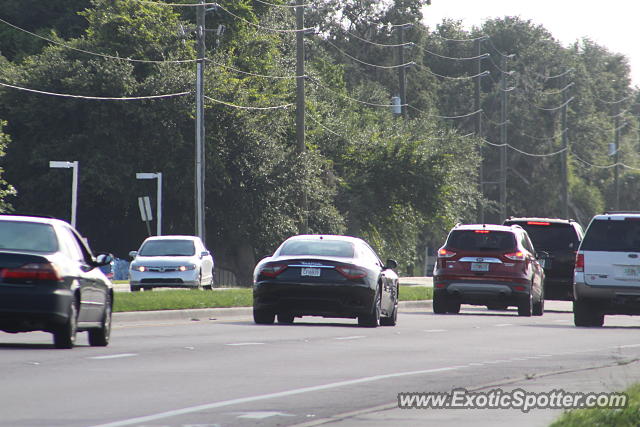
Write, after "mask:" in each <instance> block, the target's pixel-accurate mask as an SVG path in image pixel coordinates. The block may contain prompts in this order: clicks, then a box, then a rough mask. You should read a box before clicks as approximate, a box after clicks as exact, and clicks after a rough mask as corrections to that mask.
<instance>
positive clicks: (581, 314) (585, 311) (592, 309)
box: [573, 300, 604, 327]
mask: <svg viewBox="0 0 640 427" xmlns="http://www.w3.org/2000/svg"><path fill="white" fill-rule="evenodd" d="M573 323H574V325H576V326H584V327H589V326H596V327H602V325H604V313H603V312H602V310H600V309H599V308H598V307H597V306H596V305H595V304H592V303H589V302H588V301H584V300H576V301H574V302H573Z"/></svg>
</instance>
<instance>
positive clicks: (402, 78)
mask: <svg viewBox="0 0 640 427" xmlns="http://www.w3.org/2000/svg"><path fill="white" fill-rule="evenodd" d="M404 46H405V43H404V25H401V26H400V27H398V63H399V64H400V68H398V83H399V84H398V87H399V88H400V108H401V111H402V116H403V117H404V118H405V119H406V118H407V72H406V68H405V66H404V63H405V60H404Z"/></svg>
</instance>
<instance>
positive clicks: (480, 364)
mask: <svg viewBox="0 0 640 427" xmlns="http://www.w3.org/2000/svg"><path fill="white" fill-rule="evenodd" d="M483 365H484V363H469V366H483Z"/></svg>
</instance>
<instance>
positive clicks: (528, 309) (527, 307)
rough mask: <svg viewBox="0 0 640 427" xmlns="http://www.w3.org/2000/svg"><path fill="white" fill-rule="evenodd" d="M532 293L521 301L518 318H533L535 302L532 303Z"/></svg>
mask: <svg viewBox="0 0 640 427" xmlns="http://www.w3.org/2000/svg"><path fill="white" fill-rule="evenodd" d="M532 298H533V297H532V296H531V291H529V295H528V297H527V298H525V299H524V300H523V301H520V304H518V316H520V317H531V314H532V308H533V301H532Z"/></svg>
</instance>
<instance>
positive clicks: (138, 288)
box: [129, 285, 140, 292]
mask: <svg viewBox="0 0 640 427" xmlns="http://www.w3.org/2000/svg"><path fill="white" fill-rule="evenodd" d="M129 288H131V292H140V286H135V285H130V286H129Z"/></svg>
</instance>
